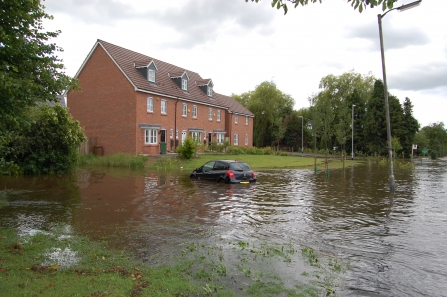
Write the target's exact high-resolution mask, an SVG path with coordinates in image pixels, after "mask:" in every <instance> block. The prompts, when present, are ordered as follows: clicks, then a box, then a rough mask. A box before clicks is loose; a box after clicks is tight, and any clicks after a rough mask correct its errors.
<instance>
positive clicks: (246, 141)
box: [245, 134, 248, 145]
mask: <svg viewBox="0 0 447 297" xmlns="http://www.w3.org/2000/svg"><path fill="white" fill-rule="evenodd" d="M245 145H248V134H245Z"/></svg>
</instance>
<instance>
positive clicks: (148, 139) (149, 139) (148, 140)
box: [144, 129, 157, 144]
mask: <svg viewBox="0 0 447 297" xmlns="http://www.w3.org/2000/svg"><path fill="white" fill-rule="evenodd" d="M144 131H145V137H144V143H145V144H157V130H156V129H145V130H144Z"/></svg>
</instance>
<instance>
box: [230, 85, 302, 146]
mask: <svg viewBox="0 0 447 297" xmlns="http://www.w3.org/2000/svg"><path fill="white" fill-rule="evenodd" d="M233 96H234V97H236V100H238V101H239V102H241V103H242V104H243V105H244V106H245V107H246V108H247V109H249V110H250V111H251V112H252V113H254V114H255V118H254V125H253V130H254V131H253V132H254V133H253V135H254V144H255V146H257V147H263V146H266V145H271V144H272V143H273V142H275V143H277V142H278V140H281V139H282V138H283V136H284V132H285V129H284V124H283V121H284V118H285V117H286V116H287V115H289V114H290V113H291V112H292V111H293V105H294V100H293V98H292V97H291V96H290V95H287V94H284V93H283V92H281V91H280V90H278V89H277V88H276V85H275V83H273V82H267V81H265V82H262V83H261V84H260V85H258V86H257V87H256V89H255V90H254V91H249V92H246V93H242V94H241V95H234V94H233Z"/></svg>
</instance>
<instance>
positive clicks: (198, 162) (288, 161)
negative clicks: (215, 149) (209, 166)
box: [154, 154, 359, 170]
mask: <svg viewBox="0 0 447 297" xmlns="http://www.w3.org/2000/svg"><path fill="white" fill-rule="evenodd" d="M171 158H172V157H171ZM162 159H163V158H159V159H157V160H155V161H154V162H160V163H167V162H171V163H174V162H175V163H177V161H174V160H162ZM222 159H224V160H238V161H243V162H247V163H248V164H249V165H250V167H251V168H252V169H253V170H260V169H292V168H299V169H313V167H314V158H313V157H296V156H278V155H225V154H222V155H210V154H200V155H198V157H197V158H193V159H191V160H180V161H178V166H180V167H183V169H186V170H193V169H195V168H197V167H200V166H202V165H203V164H204V163H205V162H208V161H210V160H222ZM324 162H325V159H321V158H317V166H318V168H319V169H322V168H323V166H324ZM356 164H359V161H352V160H346V162H345V166H352V165H356ZM342 167H343V162H341V160H340V159H329V168H342Z"/></svg>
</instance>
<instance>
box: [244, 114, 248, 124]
mask: <svg viewBox="0 0 447 297" xmlns="http://www.w3.org/2000/svg"><path fill="white" fill-rule="evenodd" d="M245 125H248V116H245Z"/></svg>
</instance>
